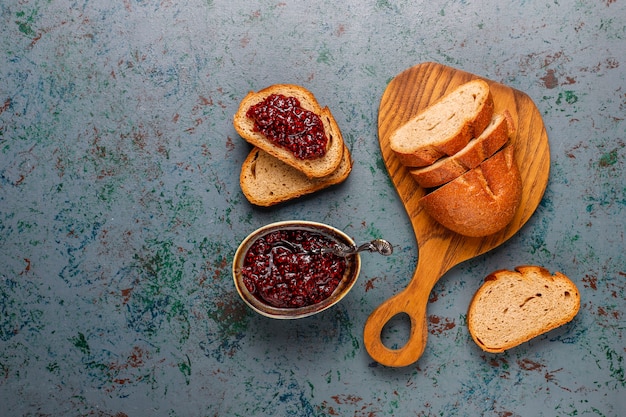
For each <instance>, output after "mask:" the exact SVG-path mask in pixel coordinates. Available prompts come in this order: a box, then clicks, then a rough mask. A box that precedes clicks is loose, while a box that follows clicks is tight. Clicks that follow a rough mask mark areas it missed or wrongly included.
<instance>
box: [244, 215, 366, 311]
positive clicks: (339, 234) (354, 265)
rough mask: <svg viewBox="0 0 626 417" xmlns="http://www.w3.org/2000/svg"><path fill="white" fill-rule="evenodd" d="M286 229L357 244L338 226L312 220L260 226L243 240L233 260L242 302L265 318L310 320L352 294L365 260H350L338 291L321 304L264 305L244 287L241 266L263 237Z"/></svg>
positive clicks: (356, 255)
mask: <svg viewBox="0 0 626 417" xmlns="http://www.w3.org/2000/svg"><path fill="white" fill-rule="evenodd" d="M285 229H286V230H310V231H314V232H316V233H320V234H323V235H325V236H326V237H329V238H331V239H335V240H338V241H340V242H342V243H345V244H348V245H354V244H355V243H354V240H353V239H352V238H351V237H350V236H348V235H347V234H345V233H344V232H343V231H341V230H339V229H337V228H336V227H333V226H330V225H328V224H324V223H319V222H314V221H309V220H284V221H279V222H274V223H270V224H267V225H265V226H262V227H259V228H258V229H256V230H255V231H253V232H252V233H250V234H249V235H248V236H247V237H246V238H245V239H243V240H242V241H241V243H240V244H239V247H238V248H237V250H236V252H235V255H234V257H233V263H232V274H233V280H234V283H235V288H236V289H237V293H239V296H240V297H241V299H242V300H243V301H244V302H245V303H246V304H247V305H248V307H250V308H251V309H252V310H254V311H256V312H257V313H259V314H261V315H263V316H266V317H270V318H274V319H298V318H303V317H308V316H312V315H314V314H317V313H320V312H322V311H324V310H326V309H328V308H330V307H332V306H334V305H335V304H337V303H338V302H339V301H341V300H342V299H343V298H344V297H345V296H346V295H347V294H348V292H350V290H351V289H352V287H353V286H354V284H355V283H356V281H357V279H358V276H359V273H360V271H361V257H360V255H359V254H358V253H357V254H355V255H351V256H349V257H347V258H346V259H347V261H348V262H347V268H346V273H345V274H344V277H343V278H342V279H341V281H340V283H339V285H338V286H337V288H335V291H333V293H332V294H331V295H330V296H329V297H327V298H325V299H324V300H322V301H320V302H319V303H316V304H312V305H309V306H305V307H297V308H279V307H273V306H270V305H268V304H265V303H263V302H262V301H260V300H259V299H258V298H256V297H255V296H254V295H252V294H251V293H250V292H249V291H248V289H247V288H246V286H245V285H244V283H243V279H242V276H241V273H240V270H241V264H242V263H243V259H244V257H245V254H246V252H247V251H248V249H249V248H250V247H251V246H252V244H253V243H254V242H255V241H257V240H258V239H259V238H261V237H263V236H265V235H267V234H269V233H271V232H273V231H275V230H285Z"/></svg>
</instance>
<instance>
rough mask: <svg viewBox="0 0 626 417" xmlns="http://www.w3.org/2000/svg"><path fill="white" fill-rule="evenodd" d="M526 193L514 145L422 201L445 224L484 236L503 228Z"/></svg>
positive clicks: (425, 207)
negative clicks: (523, 188) (524, 192)
mask: <svg viewBox="0 0 626 417" xmlns="http://www.w3.org/2000/svg"><path fill="white" fill-rule="evenodd" d="M521 196H522V181H521V176H520V172H519V169H518V167H517V164H516V162H515V158H514V150H513V146H512V145H508V146H506V147H505V148H504V149H502V150H501V151H498V152H497V153H496V154H495V155H493V156H492V157H491V158H488V159H486V160H485V161H484V162H483V163H481V164H480V165H479V166H477V167H476V168H474V169H471V170H469V171H467V172H466V173H465V174H463V175H461V176H460V177H457V178H456V179H454V180H452V181H450V182H449V183H447V184H445V185H442V186H441V187H439V188H437V189H435V190H433V191H431V192H430V193H428V194H426V195H425V196H424V197H422V198H421V199H420V201H419V202H420V205H421V206H422V207H423V208H424V210H425V211H426V212H427V213H428V214H429V215H430V216H431V217H432V218H433V219H435V220H436V221H437V222H439V223H440V224H441V225H443V226H444V227H446V228H448V229H450V230H452V231H454V232H456V233H459V234H461V235H464V236H472V237H481V236H487V235H490V234H493V233H496V232H498V231H500V230H502V229H503V228H504V227H505V226H506V225H507V224H508V223H509V222H510V221H511V220H512V219H513V216H514V215H515V212H516V211H517V208H518V207H519V204H520V201H521Z"/></svg>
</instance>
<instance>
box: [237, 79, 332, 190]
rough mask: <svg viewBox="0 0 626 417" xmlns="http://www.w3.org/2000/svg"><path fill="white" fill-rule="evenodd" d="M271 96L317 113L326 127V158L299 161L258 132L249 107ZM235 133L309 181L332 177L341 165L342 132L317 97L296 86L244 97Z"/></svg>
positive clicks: (277, 87)
mask: <svg viewBox="0 0 626 417" xmlns="http://www.w3.org/2000/svg"><path fill="white" fill-rule="evenodd" d="M271 94H282V95H283V96H285V97H295V98H297V99H298V100H299V101H300V106H301V107H302V108H303V109H305V110H309V111H311V112H313V113H315V114H316V115H317V116H318V117H319V118H320V119H321V121H322V124H323V125H324V132H325V134H326V136H327V137H328V144H327V149H326V154H325V155H324V156H323V157H319V158H315V159H299V158H297V157H296V156H294V154H293V153H292V152H291V151H290V150H288V149H285V148H282V147H279V146H277V145H276V144H274V143H273V142H272V141H270V140H268V139H267V137H266V136H265V135H264V134H262V133H260V132H257V131H255V129H254V121H253V120H252V119H251V118H249V117H247V116H246V113H247V111H248V109H250V107H252V106H253V105H255V104H257V103H260V102H262V101H263V100H265V99H266V98H267V97H268V96H270V95H271ZM233 124H234V126H235V130H236V131H237V133H239V135H240V136H241V137H242V138H244V139H245V140H246V141H247V142H249V143H251V144H252V145H254V146H256V147H258V148H260V149H263V150H264V151H265V152H267V153H269V154H270V155H272V156H274V157H275V158H278V159H280V160H281V161H283V162H284V163H286V164H288V165H290V166H292V167H294V168H296V169H298V170H299V171H301V172H302V173H304V175H306V176H307V177H310V178H318V177H324V176H327V175H330V174H331V173H332V172H334V171H335V170H336V169H337V168H338V167H339V164H340V163H341V160H342V155H343V149H344V143H343V137H342V136H341V131H340V130H339V126H337V122H336V121H335V119H334V117H333V115H332V114H331V112H330V110H329V109H328V107H324V108H322V107H321V106H320V105H319V103H318V102H317V100H316V99H315V96H314V95H313V93H311V92H310V91H308V90H306V89H305V88H303V87H300V86H297V85H293V84H275V85H272V86H269V87H267V88H265V89H263V90H261V91H258V92H254V91H251V92H249V93H248V95H246V97H244V99H243V100H242V101H241V103H240V105H239V109H238V110H237V112H236V113H235V115H234V117H233Z"/></svg>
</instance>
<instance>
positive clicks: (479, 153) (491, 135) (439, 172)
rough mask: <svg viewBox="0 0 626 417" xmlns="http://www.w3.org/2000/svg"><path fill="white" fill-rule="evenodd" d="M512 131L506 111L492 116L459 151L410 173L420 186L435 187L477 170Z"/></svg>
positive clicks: (509, 115) (509, 117) (510, 118)
mask: <svg viewBox="0 0 626 417" xmlns="http://www.w3.org/2000/svg"><path fill="white" fill-rule="evenodd" d="M514 132H515V128H514V124H513V118H512V117H511V114H510V113H509V112H508V110H505V111H504V112H503V113H499V114H494V116H493V118H492V119H491V122H490V123H489V125H487V127H486V128H485V130H484V131H483V132H482V133H481V134H480V136H478V137H477V138H475V139H472V140H470V141H469V143H468V144H467V145H466V146H465V147H464V148H463V149H461V150H460V151H459V152H457V153H455V154H454V155H452V156H444V157H443V158H441V159H439V160H438V161H436V162H435V163H434V164H432V165H429V166H426V167H422V168H415V169H411V170H410V171H409V172H410V173H411V175H412V176H413V179H415V181H417V183H418V184H419V185H420V187H423V188H433V187H438V186H440V185H442V184H445V183H447V182H449V181H452V180H453V179H455V178H456V177H458V176H461V175H463V174H464V173H465V172H467V171H469V170H470V169H472V168H476V167H477V166H478V165H480V163H481V162H483V161H484V160H485V159H487V158H489V157H490V156H491V155H493V154H494V153H496V152H497V151H498V150H499V149H500V148H502V147H503V146H504V144H506V142H507V141H508V140H509V137H510V136H512V135H513V134H514Z"/></svg>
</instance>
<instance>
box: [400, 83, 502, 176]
mask: <svg viewBox="0 0 626 417" xmlns="http://www.w3.org/2000/svg"><path fill="white" fill-rule="evenodd" d="M493 111H494V103H493V97H492V96H491V91H490V89H489V84H487V83H486V82H485V81H483V80H480V79H477V80H472V81H469V82H467V83H465V84H462V85H461V86H459V87H457V88H456V89H454V90H453V91H451V92H450V93H448V94H446V95H444V96H443V97H441V98H440V99H439V100H437V101H435V103H433V104H432V105H430V106H428V107H427V108H426V109H424V110H423V111H421V112H420V113H418V114H417V115H416V116H414V117H413V118H411V119H410V120H409V121H408V122H406V123H405V124H403V125H402V126H400V127H399V128H398V129H397V130H396V131H394V132H393V133H392V134H391V136H390V137H389V146H390V147H391V149H392V150H393V151H394V153H395V155H396V156H397V157H398V160H399V161H400V163H401V164H403V165H404V166H407V167H423V166H427V165H430V164H432V163H433V162H435V161H436V160H437V159H439V158H441V157H442V156H444V155H454V154H455V153H457V152H458V151H460V150H461V149H463V147H465V145H467V143H468V142H469V141H470V139H472V138H474V137H476V136H478V135H480V133H481V132H482V131H483V130H485V127H486V126H487V125H488V124H489V122H490V121H491V117H492V116H493Z"/></svg>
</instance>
